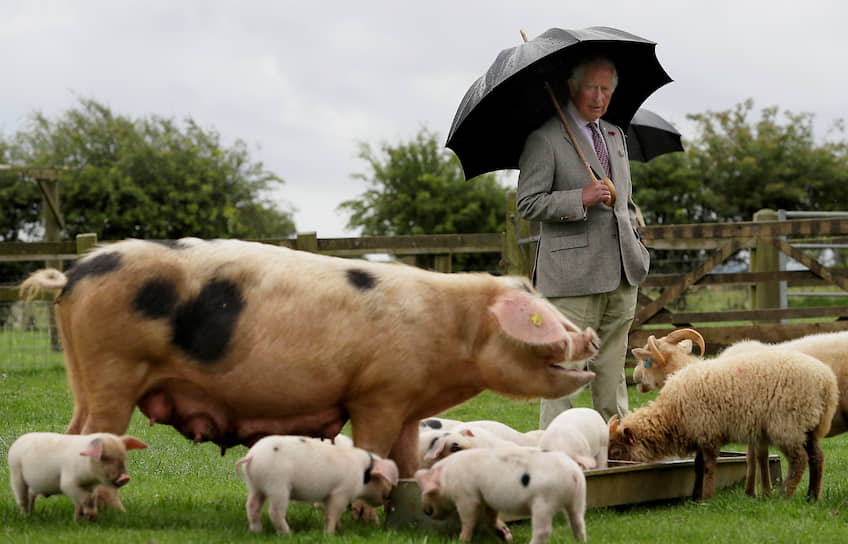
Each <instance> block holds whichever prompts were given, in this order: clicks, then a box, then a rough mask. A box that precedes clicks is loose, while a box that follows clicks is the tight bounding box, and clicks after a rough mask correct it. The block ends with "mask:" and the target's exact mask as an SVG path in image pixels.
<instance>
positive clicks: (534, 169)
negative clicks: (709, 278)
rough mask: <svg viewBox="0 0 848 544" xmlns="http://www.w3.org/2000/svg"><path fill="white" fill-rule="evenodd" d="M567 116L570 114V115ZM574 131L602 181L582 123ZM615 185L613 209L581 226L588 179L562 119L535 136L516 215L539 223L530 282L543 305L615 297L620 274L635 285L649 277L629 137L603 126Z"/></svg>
mask: <svg viewBox="0 0 848 544" xmlns="http://www.w3.org/2000/svg"><path fill="white" fill-rule="evenodd" d="M565 115H566V116H569V113H568V112H567V111H566V113H565ZM568 119H569V124H570V125H571V130H572V132H573V133H574V135H575V137H576V138H577V140H578V145H580V146H581V149H582V150H583V155H584V156H585V157H586V159H587V160H588V161H589V165H590V166H591V167H592V168H593V169H594V171H595V175H596V176H597V177H599V178H600V177H603V175H600V176H598V174H602V173H603V169H602V168H601V163H600V162H599V161H598V158H597V156H596V155H595V150H594V147H593V146H592V143H591V142H590V141H588V140H587V139H586V137H585V136H584V135H583V132H582V131H581V130H580V129H579V127H578V125H577V122H576V121H574V120H573V119H572V118H571V117H570V116H569V117H568ZM600 125H601V132H602V134H603V136H604V140H605V141H606V144H607V149H608V151H609V157H610V169H611V176H610V178H611V179H612V181H613V184H614V185H615V191H616V202H615V205H614V206H613V208H610V207H609V206H606V205H604V204H597V205H595V206H591V207H590V208H588V209H587V210H586V216H585V218H584V213H583V200H582V191H583V187H585V186H586V185H587V184H588V183H589V173H588V172H587V171H586V167H585V166H584V164H583V161H581V160H580V157H579V156H578V155H577V152H576V151H575V149H574V145H572V143H571V138H569V137H568V133H567V132H566V130H565V127H564V126H563V124H562V121H561V120H560V118H559V116H554V117H552V118H551V119H549V120H548V121H546V122H545V123H543V124H542V125H541V126H540V127H539V128H538V129H536V130H535V131H534V132H532V133H531V134H530V135H529V136H528V137H527V141H526V142H525V144H524V151H523V152H522V153H521V158H520V160H519V168H520V173H519V176H518V193H517V197H516V204H517V208H518V213H519V214H520V215H521V216H522V217H523V218H525V219H527V220H528V221H539V222H541V233H540V239H539V244H538V247H537V251H536V263H535V267H534V270H533V279H534V283H535V284H536V287H537V288H538V289H539V291H540V292H541V293H542V294H543V295H545V296H546V297H565V296H578V295H590V294H596V293H605V292H609V291H612V290H614V289H616V288H617V287H618V285H619V282H620V281H621V273H622V270H623V271H624V274H625V276H626V278H627V283H629V284H630V285H639V284H640V283H641V282H642V281H643V280H644V279H645V276H647V275H648V266H649V263H650V257H649V255H648V250H647V249H646V248H645V246H644V245H643V244H642V242H641V241H640V240H639V235H638V233H637V231H636V206H635V204H634V203H633V199H632V191H633V188H632V185H631V181H630V163H629V160H628V156H627V147H626V144H625V141H624V133H623V132H622V131H621V129H620V128H619V127H617V126H615V125H613V124H610V123H607V122H606V121H604V120H601V122H600Z"/></svg>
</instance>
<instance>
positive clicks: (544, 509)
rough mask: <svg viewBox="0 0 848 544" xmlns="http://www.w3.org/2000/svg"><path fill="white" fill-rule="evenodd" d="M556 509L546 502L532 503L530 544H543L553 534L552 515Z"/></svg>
mask: <svg viewBox="0 0 848 544" xmlns="http://www.w3.org/2000/svg"><path fill="white" fill-rule="evenodd" d="M555 513H556V508H554V506H553V505H552V504H550V503H549V502H548V501H545V500H537V501H534V503H533V508H532V514H531V516H530V517H531V520H532V521H531V523H532V528H533V532H532V537H531V538H530V544H545V542H547V541H548V539H549V538H550V537H551V533H553V523H554V514H555Z"/></svg>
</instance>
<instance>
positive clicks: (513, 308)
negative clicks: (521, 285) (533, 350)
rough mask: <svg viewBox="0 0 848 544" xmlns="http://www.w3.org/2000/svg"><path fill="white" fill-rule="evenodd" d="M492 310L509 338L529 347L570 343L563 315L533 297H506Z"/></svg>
mask: <svg viewBox="0 0 848 544" xmlns="http://www.w3.org/2000/svg"><path fill="white" fill-rule="evenodd" d="M489 310H490V311H491V312H492V313H493V314H494V315H495V317H496V318H497V320H498V323H499V324H500V326H501V329H502V330H503V332H504V333H506V335H507V336H510V337H512V338H514V339H516V340H519V341H521V342H524V343H526V344H533V345H548V344H554V343H556V342H562V341H563V340H567V339H568V334H567V331H566V328H565V326H564V325H563V319H564V318H563V316H562V314H560V313H559V312H558V311H557V309H556V308H555V307H554V306H553V305H552V304H551V303H550V302H548V301H546V300H544V299H541V298H539V297H536V296H533V295H531V294H530V293H525V292H523V291H508V292H506V293H503V294H502V295H500V296H499V297H498V298H497V299H496V300H495V303H494V304H492V305H491V306H490V307H489ZM575 329H576V328H575Z"/></svg>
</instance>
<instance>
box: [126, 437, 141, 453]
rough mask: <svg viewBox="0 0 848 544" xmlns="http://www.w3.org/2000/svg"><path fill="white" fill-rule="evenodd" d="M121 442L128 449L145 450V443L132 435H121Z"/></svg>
mask: <svg viewBox="0 0 848 544" xmlns="http://www.w3.org/2000/svg"><path fill="white" fill-rule="evenodd" d="M121 442H123V443H124V447H125V448H126V449H127V451H129V450H146V449H147V444H145V443H144V442H142V441H141V440H139V439H138V438H136V437H134V436H122V437H121Z"/></svg>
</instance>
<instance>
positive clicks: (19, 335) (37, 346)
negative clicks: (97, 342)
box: [0, 301, 63, 370]
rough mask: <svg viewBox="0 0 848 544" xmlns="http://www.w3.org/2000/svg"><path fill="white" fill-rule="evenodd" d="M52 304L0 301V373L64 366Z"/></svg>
mask: <svg viewBox="0 0 848 544" xmlns="http://www.w3.org/2000/svg"><path fill="white" fill-rule="evenodd" d="M51 312H52V303H50V302H44V301H34V302H31V303H30V304H24V303H22V302H0V370H22V369H30V368H45V367H50V366H54V365H61V364H62V361H63V357H62V347H61V342H59V339H58V332H57V330H56V325H55V323H54V322H53V319H52V316H51Z"/></svg>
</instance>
